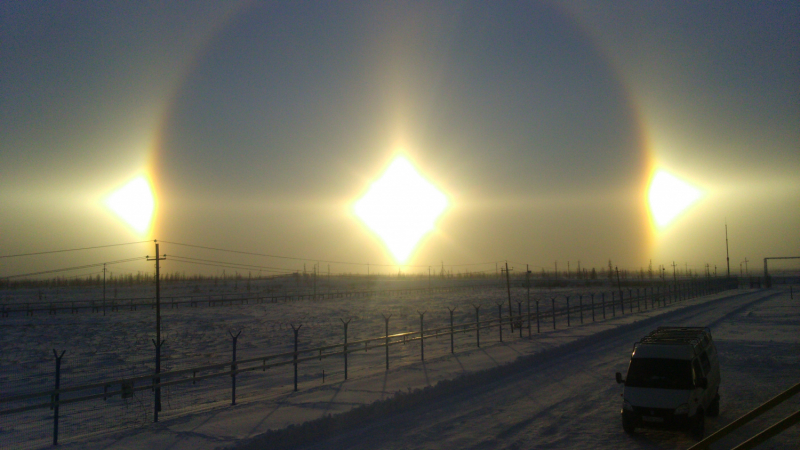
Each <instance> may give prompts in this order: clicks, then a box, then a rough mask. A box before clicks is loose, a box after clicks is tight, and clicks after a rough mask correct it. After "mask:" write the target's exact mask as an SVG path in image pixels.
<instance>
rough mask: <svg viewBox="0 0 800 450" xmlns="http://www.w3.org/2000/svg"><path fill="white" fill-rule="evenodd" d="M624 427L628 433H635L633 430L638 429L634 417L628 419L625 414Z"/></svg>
mask: <svg viewBox="0 0 800 450" xmlns="http://www.w3.org/2000/svg"><path fill="white" fill-rule="evenodd" d="M622 429H623V430H625V432H626V433H628V434H633V432H634V431H636V424H635V423H634V422H633V419H626V418H625V417H624V416H623V417H622Z"/></svg>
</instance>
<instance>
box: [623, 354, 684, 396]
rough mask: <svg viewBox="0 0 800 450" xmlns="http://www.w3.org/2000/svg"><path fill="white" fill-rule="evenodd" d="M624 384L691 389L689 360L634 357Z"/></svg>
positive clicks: (641, 386) (642, 386)
mask: <svg viewBox="0 0 800 450" xmlns="http://www.w3.org/2000/svg"><path fill="white" fill-rule="evenodd" d="M625 386H629V387H640V388H655V389H684V390H685V389H693V388H694V383H693V382H692V366H691V362H690V361H687V360H682V359H661V358H634V359H632V360H631V365H630V366H629V367H628V377H627V378H626V379H625Z"/></svg>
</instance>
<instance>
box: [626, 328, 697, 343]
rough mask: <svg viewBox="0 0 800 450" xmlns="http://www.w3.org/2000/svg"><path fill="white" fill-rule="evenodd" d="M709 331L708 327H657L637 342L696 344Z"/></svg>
mask: <svg viewBox="0 0 800 450" xmlns="http://www.w3.org/2000/svg"><path fill="white" fill-rule="evenodd" d="M710 333H711V330H710V329H709V328H708V327H658V328H656V330H655V331H651V332H650V334H648V335H647V336H645V337H643V338H642V339H640V340H639V342H638V343H639V344H691V345H697V344H699V343H700V342H702V341H703V340H704V339H707V336H708V335H709V334H710Z"/></svg>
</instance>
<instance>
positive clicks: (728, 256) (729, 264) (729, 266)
mask: <svg viewBox="0 0 800 450" xmlns="http://www.w3.org/2000/svg"><path fill="white" fill-rule="evenodd" d="M725 259H726V260H727V262H728V278H730V277H731V256H730V253H728V221H727V220H726V221H725ZM714 276H717V269H716V266H714Z"/></svg>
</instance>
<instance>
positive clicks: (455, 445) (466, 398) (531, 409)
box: [304, 291, 800, 450]
mask: <svg viewBox="0 0 800 450" xmlns="http://www.w3.org/2000/svg"><path fill="white" fill-rule="evenodd" d="M783 297H785V298H786V299H787V300H788V297H789V296H788V293H776V292H775V291H747V292H744V293H742V292H741V291H730V294H729V295H727V296H724V297H723V298H721V299H719V300H716V301H713V302H709V303H703V304H699V305H695V306H692V307H689V308H685V309H682V310H679V311H674V312H672V313H669V314H666V315H664V316H662V319H661V320H659V321H658V323H648V324H645V325H640V326H637V327H633V328H629V329H627V330H625V331H621V332H619V333H617V334H615V335H612V336H609V337H606V338H598V339H597V340H596V341H595V342H593V343H592V344H590V345H587V346H585V347H583V348H580V349H578V350H574V351H571V352H567V353H564V354H563V355H560V356H556V357H554V358H552V359H550V360H548V361H545V362H537V363H535V364H531V365H530V366H529V367H527V368H525V369H524V370H522V371H520V372H518V373H515V374H513V375H510V376H505V377H502V378H500V379H496V380H495V381H493V382H491V383H488V384H484V385H482V386H475V387H473V388H470V389H469V390H467V391H466V392H462V393H460V394H458V395H455V396H451V397H448V398H446V399H444V400H441V401H437V402H433V403H430V404H425V405H424V406H422V407H416V408H414V409H412V410H408V411H406V412H403V413H401V414H397V415H394V416H392V417H389V418H384V419H379V420H374V421H371V422H370V423H368V424H365V425H364V426H361V427H357V428H355V429H350V430H349V431H347V432H346V433H343V434H340V435H338V436H334V437H331V438H329V439H327V440H325V441H321V442H316V443H314V444H313V445H310V446H307V447H304V448H308V449H317V450H323V449H325V450H327V449H486V450H489V449H527V448H538V449H548V448H593V449H594V448H609V449H610V448H615V449H616V448H642V449H681V448H687V447H689V446H690V445H692V443H693V442H694V441H692V439H691V438H690V437H689V435H688V434H687V433H683V432H670V431H657V430H642V431H639V430H637V433H636V434H635V435H634V436H629V435H626V434H625V433H624V432H623V431H622V427H621V424H620V417H619V410H620V405H621V398H620V396H621V390H622V389H621V387H620V386H619V385H617V384H616V383H615V382H614V373H615V372H617V371H620V372H624V371H625V370H626V368H627V362H628V360H627V358H629V356H630V349H631V346H632V344H633V342H635V341H636V340H637V339H638V338H640V337H642V336H643V335H644V334H646V333H647V332H649V331H650V330H651V329H653V328H655V326H657V325H662V324H664V325H666V324H669V325H709V326H711V328H712V332H713V331H714V330H715V329H718V328H719V329H729V330H731V331H729V332H726V333H725V335H724V336H723V335H720V336H715V340H716V341H717V345H718V347H719V348H720V361H721V370H722V376H723V385H722V387H721V394H722V398H723V400H722V407H721V410H722V413H721V415H720V417H719V418H716V419H709V420H708V421H707V430H708V431H709V432H711V431H713V430H715V429H718V428H720V427H721V426H723V425H724V424H726V423H728V422H730V421H732V420H733V419H735V418H736V417H738V415H740V414H742V413H744V412H746V410H747V409H746V408H752V407H754V406H757V404H758V403H760V402H763V401H766V400H767V399H768V398H769V397H764V395H765V394H767V393H771V395H774V393H777V392H779V391H780V390H782V389H780V386H779V385H780V381H787V380H791V379H792V378H794V379H795V380H796V379H797V378H798V375H800V373H798V372H800V370H799V369H800V364H798V363H797V361H795V360H791V361H789V362H788V363H787V364H782V363H781V364H777V365H778V366H781V367H782V369H783V373H781V374H777V373H776V372H775V371H774V370H773V371H772V373H773V375H774V376H773V377H772V378H770V379H763V378H762V379H761V381H763V382H764V384H765V386H766V385H769V386H770V388H769V389H763V388H762V389H759V388H758V386H754V385H753V382H752V380H751V377H749V376H748V373H749V372H750V371H751V369H752V370H758V367H755V366H757V365H758V364H752V363H744V364H739V365H736V364H735V362H736V361H740V362H741V358H735V357H733V355H726V352H740V351H741V350H742V347H741V345H745V344H742V343H741V342H740V341H738V340H737V335H738V334H739V333H741V332H743V331H746V330H743V328H742V327H743V326H746V324H745V325H741V323H739V322H737V320H738V319H739V318H741V317H742V316H743V315H746V314H747V313H748V312H749V313H750V314H753V311H759V308H760V307H761V306H764V305H770V304H772V303H775V302H780V301H782V298H783ZM773 306H774V305H773ZM764 307H766V306H764ZM796 310H797V308H795V309H794V311H795V312H796ZM734 322H736V323H737V325H736V326H735V327H732V326H731V325H732V323H734ZM795 322H796V321H795ZM760 325H762V326H763V321H762V322H760ZM788 326H789V327H792V326H793V327H794V330H798V328H797V325H796V323H795V325H792V323H791V322H790V323H789V325H788ZM750 334H751V338H750V339H751V340H753V339H755V340H759V339H764V340H766V338H765V337H764V333H763V332H753V333H750ZM790 334H791V333H790ZM776 342H777V341H776ZM740 344H741V345H740ZM770 348H771V349H772V350H771V351H773V352H775V355H773V356H774V357H775V358H778V359H780V358H783V359H782V360H781V361H784V362H785V361H786V358H790V357H791V356H786V355H782V353H786V352H789V353H794V354H796V352H797V343H796V341H795V342H794V343H791V342H789V343H776V344H775V345H773V346H772V347H770ZM778 359H775V361H778ZM728 363H730V364H728ZM726 365H729V366H730V367H726ZM755 378H756V379H758V378H759V377H755ZM784 379H785V380H784ZM795 382H796V381H795ZM775 385H778V386H775ZM787 387H788V386H787ZM776 389H777V391H776ZM745 390H747V392H744V391H745ZM739 391H741V392H739ZM759 394H761V395H759ZM771 395H770V396H771ZM745 397H747V398H750V397H752V399H751V400H750V401H748V402H742V401H739V402H738V403H736V405H737V406H736V407H735V408H733V407H727V408H726V405H728V404H732V403H734V402H729V403H728V404H726V401H727V400H728V398H737V399H739V400H741V399H742V398H745ZM759 397H763V398H759ZM796 428H797V427H795V429H796ZM790 431H791V430H790ZM794 431H796V430H794ZM796 435H797V434H796V433H795V434H791V433H789V436H790V437H788V438H786V439H792V437H791V436H796ZM781 442H786V441H785V440H784V441H781V440H780V439H779V440H777V441H775V442H773V443H772V445H776V446H775V447H774V448H784V447H782V445H783V444H781ZM726 448H729V447H726ZM767 448H769V447H767Z"/></svg>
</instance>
